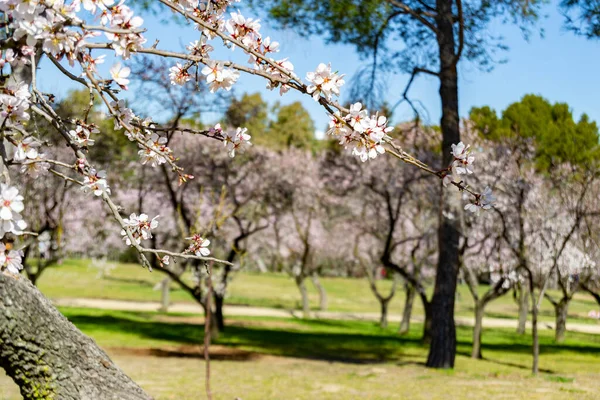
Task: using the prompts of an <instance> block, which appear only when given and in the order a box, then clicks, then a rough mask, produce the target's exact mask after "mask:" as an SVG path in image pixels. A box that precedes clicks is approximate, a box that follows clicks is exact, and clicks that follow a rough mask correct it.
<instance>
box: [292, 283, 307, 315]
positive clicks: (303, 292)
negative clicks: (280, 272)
mask: <svg viewBox="0 0 600 400" xmlns="http://www.w3.org/2000/svg"><path fill="white" fill-rule="evenodd" d="M295 281H296V286H298V290H300V299H301V301H302V317H303V318H305V319H307V318H310V303H309V301H308V290H307V289H306V283H305V278H304V277H303V276H296V278H295Z"/></svg>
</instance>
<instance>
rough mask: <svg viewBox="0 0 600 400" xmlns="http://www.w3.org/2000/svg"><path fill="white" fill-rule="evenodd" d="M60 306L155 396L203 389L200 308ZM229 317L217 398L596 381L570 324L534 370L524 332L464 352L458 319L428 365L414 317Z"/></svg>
mask: <svg viewBox="0 0 600 400" xmlns="http://www.w3.org/2000/svg"><path fill="white" fill-rule="evenodd" d="M61 312H63V313H64V314H65V315H66V316H67V317H68V318H69V319H70V320H71V321H72V322H73V323H74V324H75V325H76V326H77V327H78V328H80V329H81V330H82V331H83V332H84V333H86V334H88V335H90V336H91V337H92V338H93V339H95V340H96V342H97V343H98V344H99V345H100V346H102V347H104V348H105V349H107V351H108V353H109V354H110V355H111V356H112V357H113V358H114V359H115V360H116V361H117V363H118V364H119V365H120V366H121V367H122V368H123V369H124V370H125V372H126V373H128V374H129V375H131V376H132V378H133V379H134V380H136V381H137V382H139V383H140V384H141V385H142V386H143V387H145V388H146V389H147V390H148V391H149V392H150V393H151V394H152V395H154V396H156V397H157V398H159V399H190V400H191V399H202V398H204V395H203V393H204V392H203V390H204V388H203V374H204V370H203V367H204V365H203V360H202V350H201V343H202V338H203V326H202V318H201V316H198V315H181V314H180V315H173V314H168V315H167V314H161V313H149V312H115V311H107V310H93V309H76V308H61ZM227 322H228V327H227V329H226V331H225V332H224V333H223V334H222V335H221V336H220V337H219V339H218V340H216V341H215V345H214V352H213V359H214V361H213V365H212V371H213V388H214V391H215V394H216V398H217V399H234V398H236V397H239V398H242V399H245V400H247V399H282V398H290V399H307V400H308V399H359V398H360V399H362V398H367V399H406V398H411V399H413V398H415V399H448V398H451V399H452V398H453V399H469V398H473V399H487V398H509V399H529V398H534V399H559V398H560V399H593V398H597V396H596V394H597V393H598V390H600V383H599V382H598V379H597V376H598V374H599V373H600V363H598V362H597V360H598V357H599V356H600V336H596V335H588V334H577V333H573V334H570V335H569V337H568V339H567V341H566V342H565V343H563V344H555V343H554V342H553V336H552V331H550V330H542V332H541V349H542V352H541V360H540V367H541V371H542V372H541V373H540V375H539V376H538V377H533V376H532V375H531V373H530V366H531V355H530V353H531V338H530V336H529V335H526V336H520V335H517V334H515V333H514V332H513V331H512V330H508V329H486V330H485V331H484V337H483V342H484V344H483V354H484V357H485V359H484V360H472V359H470V358H469V357H468V355H469V354H470V350H471V333H472V331H471V329H470V328H466V327H459V328H458V330H457V335H458V336H457V338H458V356H457V360H456V368H455V369H454V370H453V371H435V370H430V369H427V368H425V367H424V362H425V360H426V357H427V346H425V345H423V344H422V343H421V342H420V340H419V339H420V332H421V328H422V327H421V325H419V324H413V327H412V329H411V331H410V333H409V334H408V335H406V336H398V335H397V334H396V333H395V329H394V328H389V329H380V328H379V327H377V326H376V324H374V323H370V322H364V321H337V320H336V321H333V320H300V319H280V318H247V317H245V318H241V317H235V318H230V319H228V321H227ZM127 349H133V350H131V351H128V350H127ZM5 382H7V381H6V379H5V378H4V379H3V378H0V387H4V388H5V389H4V390H6V393H8V394H7V395H6V396H5V397H4V398H5V399H7V400H9V399H10V400H12V399H13V398H18V397H14V396H15V394H14V393H16V392H14V387H13V388H12V389H11V388H9V386H10V385H8V383H7V384H6V385H3V384H4V383H5ZM6 388H8V389H6ZM9 390H10V391H9ZM2 393H3V392H2V390H0V398H2V397H1V394H2ZM11 396H12V397H11Z"/></svg>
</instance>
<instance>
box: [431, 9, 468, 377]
mask: <svg viewBox="0 0 600 400" xmlns="http://www.w3.org/2000/svg"><path fill="white" fill-rule="evenodd" d="M453 3H454V1H453V0H437V1H436V9H437V10H438V15H437V17H436V25H437V42H438V47H439V58H440V72H439V78H440V98H441V101H442V118H441V124H440V126H441V130H442V149H441V150H442V155H443V165H444V166H446V165H450V163H451V162H452V155H451V147H452V144H453V143H458V142H460V130H459V117H458V74H457V71H456V50H455V39H454V22H453V12H452V6H453ZM440 202H441V207H440V215H439V220H440V224H439V228H438V248H439V256H438V257H439V258H438V265H437V272H436V277H435V289H434V292H433V298H432V301H431V307H432V311H431V312H432V317H433V320H432V322H433V323H432V329H431V333H432V338H431V346H430V348H429V356H428V357H427V366H428V367H430V368H453V367H454V359H455V357H456V326H455V323H454V300H455V293H456V280H457V275H458V267H459V249H458V242H459V239H460V218H458V216H459V215H460V213H461V211H462V210H461V209H460V207H458V205H457V204H455V203H454V202H452V201H451V199H450V191H448V190H442V194H441V197H440Z"/></svg>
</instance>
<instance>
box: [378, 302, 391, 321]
mask: <svg viewBox="0 0 600 400" xmlns="http://www.w3.org/2000/svg"><path fill="white" fill-rule="evenodd" d="M379 304H380V305H381V316H380V317H379V326H380V327H382V328H387V326H388V305H389V304H390V299H383V300H381V301H380V302H379Z"/></svg>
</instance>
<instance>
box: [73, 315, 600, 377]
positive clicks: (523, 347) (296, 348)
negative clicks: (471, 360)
mask: <svg viewBox="0 0 600 400" xmlns="http://www.w3.org/2000/svg"><path fill="white" fill-rule="evenodd" d="M128 315H129V314H127V313H120V314H118V315H110V314H109V313H108V312H107V313H105V314H97V315H88V314H84V313H81V314H70V315H69V319H70V320H71V322H73V323H74V324H75V325H76V326H77V327H78V328H80V329H81V330H83V331H84V332H85V331H89V332H95V333H98V332H99V331H104V332H108V333H115V334H116V333H125V334H130V335H134V337H135V336H136V337H139V338H143V339H152V340H160V341H165V342H170V343H172V344H173V345H197V344H199V343H202V340H203V330H204V327H203V325H201V324H194V323H183V322H168V321H155V320H150V319H140V318H138V317H136V316H135V314H131V315H132V317H131V318H128ZM290 321H294V323H295V324H296V325H297V327H294V325H288V324H287V323H288V322H289V321H286V325H285V326H283V327H271V326H268V325H269V321H268V320H267V321H265V325H266V326H262V325H260V326H253V325H250V326H248V325H243V326H240V325H236V324H235V323H234V324H230V325H229V326H227V328H226V330H225V332H223V333H222V334H221V336H220V337H219V338H218V339H217V340H215V341H214V343H215V344H217V345H221V346H226V347H229V348H234V349H236V350H238V351H250V352H253V353H261V354H270V355H279V356H285V357H295V358H305V359H314V360H324V361H336V362H345V363H353V364H369V363H382V362H390V361H392V362H397V363H400V365H405V364H415V361H414V359H415V358H416V357H417V356H416V355H415V353H420V352H422V353H423V355H425V354H426V349H427V347H426V346H425V345H423V344H422V343H421V341H420V336H419V334H418V332H415V333H414V334H412V336H411V335H409V336H398V335H397V334H396V333H395V332H394V331H393V330H381V329H377V328H375V327H374V326H373V325H372V324H369V323H357V322H351V321H336V320H306V321H305V320H301V321H298V320H290ZM457 333H458V341H457V347H458V349H457V350H458V352H459V353H460V354H465V355H467V356H468V355H469V354H470V350H471V341H470V339H469V337H470V333H471V329H470V328H465V327H458V332H457ZM98 334H99V335H100V333H98ZM541 339H542V343H541V346H542V350H543V352H544V353H545V354H549V353H558V352H565V351H572V352H579V353H587V354H594V355H600V344H599V345H597V346H590V345H589V335H588V336H586V339H587V342H585V341H583V342H584V343H587V344H588V345H585V344H581V343H580V344H578V340H577V338H576V337H575V338H573V339H572V340H571V341H570V342H568V343H563V344H560V345H558V344H555V343H552V342H551V339H550V338H545V337H542V338H541ZM483 341H484V345H483V352H484V354H486V352H490V353H492V354H501V353H523V354H524V353H530V351H531V343H530V341H529V338H525V337H521V336H516V335H515V334H514V333H510V332H505V331H493V332H489V341H488V342H486V335H485V333H484V339H483ZM409 351H410V353H411V354H410V355H409V354H407V353H408V352H409ZM486 360H487V361H490V362H495V363H498V364H503V365H508V366H512V367H516V368H519V369H526V368H528V367H525V366H523V365H519V364H511V363H508V362H504V361H499V360H495V359H494V358H493V357H492V358H490V357H489V356H488V358H487V359H486ZM417 364H419V365H422V364H420V363H417ZM544 372H550V373H551V372H552V371H544Z"/></svg>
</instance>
